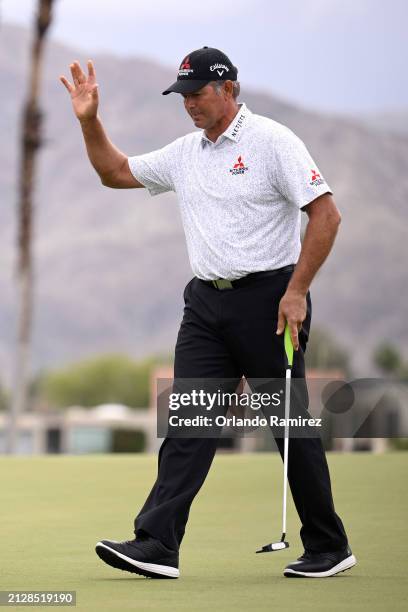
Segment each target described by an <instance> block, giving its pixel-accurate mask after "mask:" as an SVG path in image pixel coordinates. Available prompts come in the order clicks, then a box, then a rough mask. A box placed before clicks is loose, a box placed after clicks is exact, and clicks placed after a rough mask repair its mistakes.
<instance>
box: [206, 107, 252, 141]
mask: <svg viewBox="0 0 408 612" xmlns="http://www.w3.org/2000/svg"><path fill="white" fill-rule="evenodd" d="M251 114H252V113H251V111H250V110H249V108H247V106H246V104H245V102H241V103H240V104H239V108H238V112H237V114H236V115H235V117H234V118H233V120H232V121H231V123H230V124H229V126H228V127H227V129H226V130H225V131H224V132H223V133H222V134H220V136H218V138H217V140H216V141H215V142H212V140H210V139H209V138H207V136H206V135H205V131H204V130H203V131H202V134H201V139H202V144H203V145H204V144H205V143H206V142H210V143H211V144H218V143H219V142H221V141H222V140H224V139H225V138H228V139H229V140H232V141H233V142H239V139H240V138H241V134H242V130H243V129H244V128H245V126H246V125H247V123H248V117H249V116H250V115H251Z"/></svg>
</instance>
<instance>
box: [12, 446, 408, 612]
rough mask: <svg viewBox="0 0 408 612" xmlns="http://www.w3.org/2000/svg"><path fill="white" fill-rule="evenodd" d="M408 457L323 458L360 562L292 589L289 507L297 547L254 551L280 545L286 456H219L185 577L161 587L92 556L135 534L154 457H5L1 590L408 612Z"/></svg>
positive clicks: (124, 604)
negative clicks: (104, 542) (98, 547)
mask: <svg viewBox="0 0 408 612" xmlns="http://www.w3.org/2000/svg"><path fill="white" fill-rule="evenodd" d="M407 459H408V454H407V453H403V452H401V453H386V454H384V455H371V454H365V453H361V454H344V455H342V454H330V453H329V454H328V461H329V465H330V469H331V475H332V483H333V489H334V497H335V502H336V508H337V511H338V513H339V514H340V515H341V517H342V518H343V521H344V523H345V526H346V529H347V531H348V534H349V538H350V543H351V546H352V548H353V552H354V554H355V555H356V557H357V561H358V564H357V565H356V566H355V567H354V568H353V569H351V570H350V571H348V572H345V573H342V574H340V575H338V576H335V577H333V578H329V579H314V580H306V579H305V580H293V579H292V580H290V579H287V578H284V577H283V576H282V570H283V568H284V566H285V565H286V564H287V563H288V562H289V561H291V560H294V559H295V558H296V557H298V556H299V554H300V553H301V552H302V548H301V543H300V538H299V521H298V518H297V515H296V512H295V509H294V506H293V502H292V500H291V499H290V501H289V506H288V535H287V539H288V541H289V542H290V548H289V549H287V550H284V551H281V552H275V553H269V554H263V555H256V554H255V550H256V549H257V548H259V547H260V546H261V545H263V544H266V543H268V542H270V541H271V540H276V539H277V538H278V537H279V536H280V529H281V504H282V497H281V496H282V491H281V487H282V485H281V472H282V467H281V466H282V464H281V461H280V458H279V457H278V456H277V455H276V454H269V453H265V454H254V455H226V454H218V455H217V456H216V458H215V460H214V464H213V467H212V469H211V471H210V474H209V476H208V478H207V481H206V482H205V484H204V486H203V488H202V490H201V492H200V493H199V495H198V497H197V499H196V500H195V502H194V504H193V507H192V511H191V514H190V520H189V525H188V529H187V532H186V535H185V538H184V541H183V546H182V549H181V563H180V572H181V577H180V579H179V580H164V581H161V580H148V579H145V578H142V577H139V576H135V575H133V574H128V573H126V572H121V571H119V570H115V569H113V568H111V567H109V566H107V565H105V564H104V563H103V562H102V561H101V560H100V559H99V558H98V557H97V555H96V554H95V552H94V545H95V543H96V542H97V541H98V540H99V539H103V538H106V539H113V540H123V539H129V538H130V537H131V536H132V532H133V517H134V516H135V515H136V513H137V511H138V510H139V508H140V506H141V504H142V502H143V501H144V499H145V497H146V495H147V493H148V491H149V490H150V487H151V485H152V483H153V480H154V478H155V474H156V461H157V458H156V457H155V456H151V455H88V456H47V457H34V458H27V457H15V458H13V457H4V458H2V459H1V460H0V483H1V569H0V589H1V590H59V589H61V590H75V591H76V594H77V608H79V609H81V610H86V611H92V610H98V611H99V610H101V611H103V610H109V611H110V610H112V611H120V610H136V609H137V610H175V611H176V610H177V611H179V610H189V611H192V612H194V611H195V610H214V611H217V612H218V611H224V610H235V611H236V610H271V609H273V608H275V609H276V610H302V611H309V610H314V611H320V610H327V609H330V610H347V611H349V610H361V609H367V610H370V611H371V610H378V611H380V610H381V611H384V610H388V609H392V610H393V611H395V610H407V609H408V590H407V578H406V571H407V558H408V554H407V525H406V522H407V497H408V493H407V486H406V467H407ZM37 609H38V607H37ZM41 609H42V607H41Z"/></svg>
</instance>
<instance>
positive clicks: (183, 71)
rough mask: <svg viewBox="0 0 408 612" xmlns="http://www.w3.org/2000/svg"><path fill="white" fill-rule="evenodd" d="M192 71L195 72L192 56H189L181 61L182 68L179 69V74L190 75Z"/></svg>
mask: <svg viewBox="0 0 408 612" xmlns="http://www.w3.org/2000/svg"><path fill="white" fill-rule="evenodd" d="M190 72H194V70H193V69H192V68H191V66H190V57H189V56H187V57H186V58H185V59H184V60H183V61H182V63H181V66H180V70H179V71H178V75H179V76H188V75H189V74H190Z"/></svg>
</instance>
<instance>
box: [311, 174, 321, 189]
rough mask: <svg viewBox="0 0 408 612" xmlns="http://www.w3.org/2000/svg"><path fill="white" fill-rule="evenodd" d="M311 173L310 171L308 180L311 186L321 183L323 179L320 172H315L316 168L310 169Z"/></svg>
mask: <svg viewBox="0 0 408 612" xmlns="http://www.w3.org/2000/svg"><path fill="white" fill-rule="evenodd" d="M311 173H312V180H311V181H310V185H312V186H313V187H318V186H319V185H323V183H324V180H323V179H322V177H321V176H320V174H319V173H318V172H317V170H311Z"/></svg>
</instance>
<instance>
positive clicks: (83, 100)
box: [60, 60, 99, 121]
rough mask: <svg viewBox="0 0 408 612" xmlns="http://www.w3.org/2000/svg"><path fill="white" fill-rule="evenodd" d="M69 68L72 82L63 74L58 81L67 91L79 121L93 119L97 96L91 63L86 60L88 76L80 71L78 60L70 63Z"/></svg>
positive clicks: (93, 69)
mask: <svg viewBox="0 0 408 612" xmlns="http://www.w3.org/2000/svg"><path fill="white" fill-rule="evenodd" d="M70 69H71V74H72V79H73V81H74V84H72V83H70V82H69V81H68V80H67V79H66V78H65V76H60V81H61V83H63V85H65V87H66V89H67V90H68V91H69V94H70V96H71V101H72V106H73V109H74V113H75V114H76V116H77V117H78V119H79V120H80V121H89V120H90V119H94V118H95V117H96V115H97V111H98V104H99V97H98V85H97V83H96V74H95V68H94V66H93V63H92V61H91V60H88V76H86V74H85V73H84V72H83V71H82V68H81V66H80V65H79V62H74V63H73V64H71V65H70Z"/></svg>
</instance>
